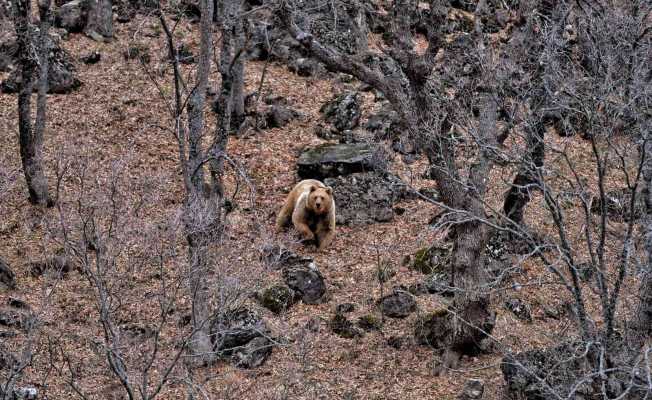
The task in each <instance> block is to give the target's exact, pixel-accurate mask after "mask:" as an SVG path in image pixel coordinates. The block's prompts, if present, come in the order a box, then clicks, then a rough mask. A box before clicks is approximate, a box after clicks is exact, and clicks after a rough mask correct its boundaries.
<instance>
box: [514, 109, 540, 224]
mask: <svg viewBox="0 0 652 400" xmlns="http://www.w3.org/2000/svg"><path fill="white" fill-rule="evenodd" d="M545 131H546V127H545V124H544V123H543V122H537V123H536V125H535V126H534V127H532V126H530V127H528V128H527V138H526V145H527V148H528V154H527V156H526V158H525V160H524V161H523V163H522V164H521V168H520V169H519V171H518V173H517V174H516V177H515V178H514V182H513V183H512V187H511V188H510V189H509V191H508V192H507V195H506V196H505V202H504V203H503V212H504V213H505V216H506V217H507V218H509V219H511V220H512V221H514V222H515V223H517V224H519V225H520V224H522V223H523V213H524V211H525V206H526V205H527V203H529V202H530V197H531V191H532V190H535V189H536V188H537V181H538V178H537V169H539V168H541V167H542V166H543V159H544V156H545V150H544V135H545Z"/></svg>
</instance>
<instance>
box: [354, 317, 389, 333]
mask: <svg viewBox="0 0 652 400" xmlns="http://www.w3.org/2000/svg"><path fill="white" fill-rule="evenodd" d="M358 326H359V327H360V328H362V329H364V330H365V331H367V332H369V331H379V330H381V329H382V327H383V321H381V319H380V318H378V317H376V316H375V315H373V314H366V315H363V316H361V317H360V318H358Z"/></svg>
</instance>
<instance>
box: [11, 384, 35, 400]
mask: <svg viewBox="0 0 652 400" xmlns="http://www.w3.org/2000/svg"><path fill="white" fill-rule="evenodd" d="M36 399H38V390H37V389H36V388H35V387H29V386H26V387H17V388H14V396H13V399H12V400H36Z"/></svg>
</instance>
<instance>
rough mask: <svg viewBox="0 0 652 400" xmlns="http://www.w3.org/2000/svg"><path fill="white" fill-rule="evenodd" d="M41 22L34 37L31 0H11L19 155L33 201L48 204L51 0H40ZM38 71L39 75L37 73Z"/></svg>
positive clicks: (49, 202) (31, 200)
mask: <svg viewBox="0 0 652 400" xmlns="http://www.w3.org/2000/svg"><path fill="white" fill-rule="evenodd" d="M38 5H39V14H40V25H39V32H38V41H37V42H35V40H34V38H35V37H36V36H37V35H36V33H35V32H34V28H33V26H32V24H31V22H30V18H31V2H29V1H26V0H13V1H12V7H13V14H14V24H15V28H16V35H17V38H18V59H19V65H20V79H19V81H20V86H19V93H18V132H19V140H20V157H21V161H22V164H23V170H24V173H25V180H26V182H27V188H28V190H29V199H30V202H31V203H33V204H40V205H50V204H51V199H50V196H49V193H48V181H47V178H46V177H45V172H44V167H43V133H44V131H45V123H46V114H45V110H46V103H47V97H46V96H47V95H46V93H47V89H48V54H49V49H48V40H49V39H48V29H49V27H50V17H51V16H50V1H49V0H43V1H39V3H38ZM37 70H38V74H37ZM36 76H38V80H37V81H36V82H37V89H38V97H37V101H36V120H35V122H34V124H32V117H31V112H32V91H33V90H34V84H35V77H36Z"/></svg>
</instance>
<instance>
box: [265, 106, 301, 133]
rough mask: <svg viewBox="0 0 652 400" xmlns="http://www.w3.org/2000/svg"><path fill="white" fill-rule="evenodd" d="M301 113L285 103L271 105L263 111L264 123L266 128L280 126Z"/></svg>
mask: <svg viewBox="0 0 652 400" xmlns="http://www.w3.org/2000/svg"><path fill="white" fill-rule="evenodd" d="M300 115H301V114H300V113H299V112H298V111H296V110H294V109H292V108H290V107H287V106H285V105H277V104H274V105H271V106H270V107H269V108H268V109H267V111H266V112H265V125H266V127H267V128H282V127H284V126H285V125H287V124H288V123H290V121H292V120H294V119H296V118H298V117H299V116H300Z"/></svg>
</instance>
